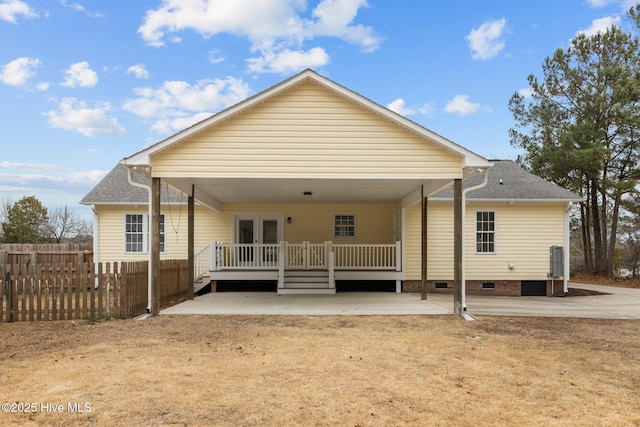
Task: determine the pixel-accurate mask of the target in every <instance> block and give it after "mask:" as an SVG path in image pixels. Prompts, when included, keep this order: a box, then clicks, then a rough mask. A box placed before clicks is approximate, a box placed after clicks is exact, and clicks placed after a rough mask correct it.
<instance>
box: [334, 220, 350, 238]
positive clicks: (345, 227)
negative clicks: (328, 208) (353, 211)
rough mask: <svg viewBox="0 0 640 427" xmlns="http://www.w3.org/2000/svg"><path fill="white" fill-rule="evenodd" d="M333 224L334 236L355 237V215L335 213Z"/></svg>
mask: <svg viewBox="0 0 640 427" xmlns="http://www.w3.org/2000/svg"><path fill="white" fill-rule="evenodd" d="M333 224H334V228H333V230H334V233H333V235H334V236H335V237H355V236H356V217H355V215H335V216H334V222H333Z"/></svg>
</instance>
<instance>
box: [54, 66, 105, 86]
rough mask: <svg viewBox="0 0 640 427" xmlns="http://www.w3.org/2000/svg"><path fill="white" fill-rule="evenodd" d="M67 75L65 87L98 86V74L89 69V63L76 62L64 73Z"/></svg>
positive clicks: (63, 84)
mask: <svg viewBox="0 0 640 427" xmlns="http://www.w3.org/2000/svg"><path fill="white" fill-rule="evenodd" d="M64 73H65V74H66V75H67V78H66V80H65V81H64V83H62V86H65V87H76V86H80V87H94V86H95V85H96V84H98V74H97V73H96V72H95V71H93V70H92V69H91V68H90V67H89V63H88V62H86V61H84V62H76V63H75V64H71V66H69V68H68V69H67V70H66V71H65V72H64Z"/></svg>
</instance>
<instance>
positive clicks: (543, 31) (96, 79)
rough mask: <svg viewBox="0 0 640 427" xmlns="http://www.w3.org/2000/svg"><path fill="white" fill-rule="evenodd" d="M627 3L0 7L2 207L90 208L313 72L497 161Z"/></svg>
mask: <svg viewBox="0 0 640 427" xmlns="http://www.w3.org/2000/svg"><path fill="white" fill-rule="evenodd" d="M632 4H635V1H630V0H562V1H558V0H537V1H535V2H522V1H514V0H483V1H477V0H458V1H452V0H308V1H305V0H189V1H187V0H135V1H124V0H0V99H1V100H2V102H0V147H1V150H0V153H1V154H0V200H3V201H12V202H15V201H17V200H19V199H20V198H22V197H23V196H30V195H35V196H36V197H37V198H38V199H40V200H41V201H42V202H43V203H44V205H45V206H47V207H49V208H54V207H58V206H63V205H65V204H66V205H68V206H69V207H70V208H74V209H78V212H79V213H81V214H82V215H86V214H88V212H89V209H88V208H86V207H80V206H79V204H78V203H79V201H80V200H81V199H82V197H83V196H84V195H85V194H86V193H87V192H88V191H89V190H90V189H91V188H92V187H93V186H94V185H95V184H96V183H97V182H98V181H99V180H100V179H101V178H102V177H103V176H104V175H105V174H106V173H107V172H108V171H109V170H111V169H112V168H113V167H114V166H115V165H116V164H117V162H118V161H119V160H120V159H122V158H123V157H126V156H129V155H131V154H133V153H134V152H136V151H138V150H140V149H142V148H144V147H147V146H149V145H151V144H153V143H155V142H157V141H160V140H162V139H164V138H165V137H167V136H169V135H171V134H173V133H176V132H178V131H179V130H181V129H183V128H185V127H187V126H189V125H191V124H193V123H195V122H196V121H199V120H202V119H204V118H205V117H207V116H208V115H210V114H213V113H215V112H217V111H220V110H221V109H223V108H226V107H228V106H230V105H233V104H235V103H237V102H239V101H241V100H243V99H245V98H246V97H248V96H250V95H252V94H255V93H257V92H260V91H262V90H264V89H267V88H268V87H270V86H272V85H274V84H276V83H278V82H279V81H281V80H283V79H285V78H287V77H289V76H291V75H293V74H295V73H297V72H299V71H302V70H303V69H305V68H313V69H314V70H316V71H317V72H319V73H321V74H323V75H325V76H327V77H329V78H330V79H332V80H334V81H336V82H337V83H339V84H341V85H343V86H346V87H348V88H349V89H352V90H354V91H356V92H358V93H360V94H361V95H363V96H365V97H367V98H369V99H371V100H373V101H375V102H377V103H379V104H381V105H384V106H388V107H389V108H391V109H393V110H395V111H397V112H399V113H401V114H403V115H405V116H406V117H408V118H410V119H411V120H414V121H415V122H417V123H419V124H421V125H423V126H425V127H427V128H429V129H431V130H432V131H434V132H437V133H439V134H441V135H443V136H445V137H447V138H449V139H451V140H452V141H454V142H456V143H458V144H461V145H462V146H464V147H466V148H468V149H470V150H472V151H475V152H476V153H478V154H480V155H483V156H485V157H488V158H500V159H515V157H516V156H517V155H518V151H516V150H515V149H513V148H512V147H511V146H510V145H509V138H508V130H509V128H510V127H513V125H514V122H513V117H512V116H511V114H510V113H509V111H508V108H507V103H508V101H509V98H510V97H511V95H512V94H513V93H514V92H517V91H524V92H523V93H526V89H527V76H528V75H529V74H531V73H533V74H536V75H540V70H541V64H542V62H543V60H544V58H545V57H546V56H549V55H551V54H553V52H554V50H555V49H557V48H566V47H567V46H569V42H570V39H571V38H572V37H574V36H575V35H576V34H577V33H578V32H592V31H597V30H598V29H602V28H606V27H607V26H609V25H611V24H616V25H619V26H621V27H623V28H625V29H627V26H628V22H627V21H626V19H625V16H624V12H625V10H626V9H628V8H629V7H630V6H631V5H632Z"/></svg>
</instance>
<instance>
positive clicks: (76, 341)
mask: <svg viewBox="0 0 640 427" xmlns="http://www.w3.org/2000/svg"><path fill="white" fill-rule="evenodd" d="M639 333H640V322H638V321H625V320H600V319H597V320H594V319H554V318H508V317H507V318H503V317H501V318H497V317H480V318H479V320H478V321H477V322H466V321H464V320H461V319H460V318H458V317H452V316H442V317H428V316H336V317H313V316H159V317H154V318H151V319H149V320H146V321H133V320H112V321H107V322H102V323H95V324H90V323H86V322H78V321H76V322H70V321H64V322H46V323H45V322H42V323H37V322H36V323H17V324H0V338H1V340H0V360H2V361H3V366H2V370H0V395H1V396H2V401H3V402H12V403H14V404H16V409H17V404H19V403H23V404H31V403H33V404H35V405H36V406H35V408H36V409H37V410H36V411H34V412H30V413H25V412H21V413H7V412H4V413H0V424H2V425H21V426H23V425H33V426H40V425H53V426H74V425H136V426H138V425H220V426H227V425H228V426H236V425H261V426H276V425H277V426H282V425H331V426H333V425H341V426H388V425H415V426H423V425H457V426H466V425H468V426H476V425H516V424H521V425H592V424H593V420H600V421H601V422H603V423H604V424H607V425H631V426H633V425H636V426H638V425H640V400H639V399H638V390H640V370H638V368H637V367H638V366H639V364H640V341H639V340H638V339H637V337H638V335H639ZM69 404H71V406H68V405H69ZM43 405H44V406H43ZM47 405H49V406H47ZM56 405H62V407H63V411H62V412H51V411H50V410H49V409H51V408H54V409H55V408H57V406H56ZM87 405H88V406H87ZM22 408H23V409H24V405H23V407H22ZM76 408H78V409H89V411H86V410H85V411H84V412H79V411H77V410H76V411H75V412H73V410H74V409H76Z"/></svg>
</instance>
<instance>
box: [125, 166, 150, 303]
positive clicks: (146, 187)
mask: <svg viewBox="0 0 640 427" xmlns="http://www.w3.org/2000/svg"><path fill="white" fill-rule="evenodd" d="M135 168H137V166H134V167H133V168H131V167H127V179H128V180H129V184H131V185H132V186H134V187H138V188H143V189H145V190H147V191H148V192H149V200H148V202H147V205H148V206H149V217H148V218H149V219H148V220H147V222H148V221H151V215H152V212H151V209H152V208H151V197H152V193H151V191H152V190H151V187H150V186H147V185H144V184H139V183H137V182H134V181H133V175H132V170H133V169H135ZM147 245H148V243H147ZM147 253H148V254H149V261H148V262H149V274H147V278H148V284H147V288H148V290H147V295H148V300H147V313H151V302H152V298H151V291H152V289H151V288H152V286H151V283H152V282H151V279H152V277H151V272H152V271H153V259H152V258H151V250H149V248H148V247H147Z"/></svg>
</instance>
